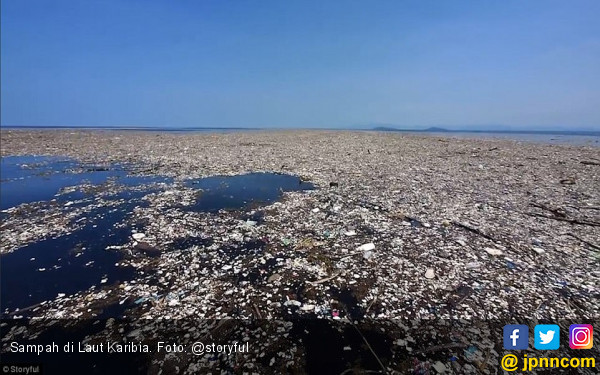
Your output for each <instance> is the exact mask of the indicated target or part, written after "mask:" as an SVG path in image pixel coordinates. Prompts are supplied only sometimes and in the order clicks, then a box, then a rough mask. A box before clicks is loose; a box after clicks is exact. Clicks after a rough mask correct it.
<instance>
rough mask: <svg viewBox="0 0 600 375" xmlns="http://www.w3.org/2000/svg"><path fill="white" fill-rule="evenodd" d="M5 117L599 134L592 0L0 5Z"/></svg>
mask: <svg viewBox="0 0 600 375" xmlns="http://www.w3.org/2000/svg"><path fill="white" fill-rule="evenodd" d="M1 4H2V9H1V10H2V15H1V17H2V19H1V21H2V22H1V27H2V30H1V31H2V34H1V43H2V44H1V48H2V50H1V52H2V53H1V62H2V72H1V74H2V77H1V79H2V81H1V94H2V96H1V105H2V108H1V123H2V125H48V126H57V125H78V126H80V125H89V126H107V125H120V126H125V125H137V126H186V127H189V126H211V127H212V126H217V127H221V126H230V127H283V128H285V127H346V126H358V125H369V124H394V125H398V126H406V127H427V126H447V127H450V128H461V127H481V128H490V127H491V128H499V127H509V128H514V129H516V128H533V129H557V128H560V129H575V128H586V129H595V130H599V129H600V22H598V15H600V1H596V0H591V1H564V0H562V1H549V0H544V1H455V0H453V1H426V0H425V1H423V0H419V1H339V2H338V1H308V0H302V1H291V0H290V1H288V0H286V1H235V2H234V1H232V2H228V1H183V0H179V1H166V0H165V1H152V0H145V1H141V0H140V1H133V0H126V1H125V0H124V1H95V0H86V1H77V0H71V1H62V0H48V1H34V0H28V1H21V0H3V1H2V2H1Z"/></svg>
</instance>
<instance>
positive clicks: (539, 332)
mask: <svg viewBox="0 0 600 375" xmlns="http://www.w3.org/2000/svg"><path fill="white" fill-rule="evenodd" d="M534 335H535V340H534V347H535V348H536V349H540V350H556V349H558V348H559V347H560V327H559V326H557V325H556V324H538V325H537V326H535V330H534Z"/></svg>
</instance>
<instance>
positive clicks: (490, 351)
mask: <svg viewBox="0 0 600 375" xmlns="http://www.w3.org/2000/svg"><path fill="white" fill-rule="evenodd" d="M1 151H2V163H3V164H2V174H3V176H2V189H3V192H2V194H3V197H2V200H1V201H2V212H1V213H0V215H1V219H2V224H1V226H0V231H1V233H2V243H1V247H0V251H1V253H2V255H1V258H0V262H1V263H0V267H2V315H3V318H4V319H15V318H16V319H17V320H20V319H21V318H22V319H25V318H35V320H34V321H36V322H37V323H32V324H38V325H40V326H44V324H48V325H52V324H54V322H56V320H55V319H69V320H68V322H69V323H68V324H67V323H65V325H67V326H68V325H74V326H76V325H77V324H84V323H81V322H82V321H83V322H85V321H87V322H89V321H95V320H99V321H101V325H102V327H104V331H98V332H95V333H93V334H90V335H89V337H90V340H91V341H93V340H99V338H100V337H107V336H109V335H113V336H115V335H118V334H123V332H125V333H126V334H128V335H129V337H130V339H131V338H132V337H137V338H138V339H139V340H151V337H150V336H152V335H151V333H152V332H154V333H157V332H159V331H161V334H165V335H167V333H165V332H171V333H172V334H173V335H178V334H181V340H193V339H194V338H197V337H204V335H213V336H214V337H219V338H220V339H221V340H224V342H225V341H227V340H231V339H232V337H234V338H236V339H237V340H239V341H248V340H249V339H252V337H253V336H256V335H257V336H256V337H258V338H260V344H259V342H258V341H255V342H254V344H251V345H250V346H251V349H252V350H251V351H250V353H245V354H243V355H242V357H243V359H244V360H240V357H238V358H237V359H233V358H232V357H227V356H224V357H212V356H206V357H190V356H189V355H188V356H181V355H180V356H174V355H164V356H160V355H157V354H156V353H155V354H153V355H152V356H151V361H150V363H151V365H148V366H150V367H149V371H150V372H154V373H160V372H159V371H160V369H167V370H165V371H168V369H171V368H173V366H178V368H179V369H180V370H182V371H183V370H185V371H187V372H188V373H195V372H198V371H200V370H201V369H205V368H209V369H211V370H214V371H217V370H224V371H230V372H235V373H243V372H248V373H252V372H255V373H269V372H273V373H275V372H280V371H284V372H285V371H290V372H293V371H300V372H302V369H304V370H306V369H307V368H312V367H311V366H317V364H318V363H321V362H323V363H325V362H326V361H327V360H328V358H329V357H331V358H333V357H334V354H331V356H326V355H325V354H324V353H322V352H321V353H315V352H312V353H310V352H309V351H310V349H308V347H309V345H308V344H307V343H309V342H311V337H312V335H313V334H309V333H310V332H313V333H314V334H318V332H319V331H321V333H323V332H329V337H330V338H331V337H334V338H335V339H331V340H332V341H331V342H330V343H329V344H328V345H329V346H330V348H332V349H331V350H338V352H337V354H335V357H336V359H335V360H333V359H331V358H329V359H330V360H331V361H332V363H333V364H331V366H333V367H331V370H332V371H334V370H335V371H338V370H341V371H339V372H342V371H344V370H345V369H351V368H356V369H362V370H369V371H381V372H389V373H394V372H406V371H408V373H423V374H424V373H429V372H431V373H444V372H450V371H455V372H457V373H495V368H494V367H493V366H492V365H487V363H495V364H496V365H497V363H498V359H499V357H501V354H500V352H501V351H502V350H501V349H500V350H499V349H498V347H497V345H498V343H500V344H501V342H500V341H501V340H500V341H498V339H497V338H498V337H497V334H496V332H495V331H490V330H491V328H490V327H491V326H493V327H496V326H500V327H501V322H504V321H510V320H511V319H512V320H514V319H537V320H553V321H559V320H570V319H575V320H577V319H587V320H590V321H593V320H598V319H600V267H599V265H600V148H598V147H584V146H578V147H575V146H561V145H543V144H530V143H520V142H516V141H509V140H482V139H478V140H469V139H445V138H439V137H435V136H414V135H406V134H390V133H377V132H346V131H343V132H342V131H339V132H337V131H264V132H263V131H258V132H243V133H225V134H195V133H188V134H172V133H158V132H133V131H130V132H117V131H73V130H68V131H56V130H54V131H13V130H2V132H1ZM7 176H8V177H7ZM32 186H44V188H43V189H42V188H37V189H33V188H32ZM5 197H7V198H5ZM5 199H6V200H5ZM5 202H9V203H6V204H7V206H5ZM231 318H233V319H235V320H230V319H231ZM107 319H108V320H107ZM198 321H201V322H202V323H201V324H199V323H198ZM149 322H152V324H149ZM173 322H175V323H173ZM192 322H196V323H192ZM428 322H438V323H436V324H437V327H438V328H439V327H446V328H444V329H442V330H441V331H440V332H443V333H440V334H439V336H438V337H435V334H431V332H429V333H427V332H425V330H422V333H421V335H422V337H420V338H415V337H411V336H408V337H406V335H405V334H404V336H403V334H402V332H406V327H407V326H408V327H409V328H410V327H411V325H412V326H413V329H414V327H421V326H426V325H427V324H429V323H428ZM477 322H478V323H477ZM476 323H477V324H481V325H483V326H486V325H487V328H485V327H484V328H481V329H479V330H477V329H476V328H473V327H474V326H477V324H476ZM3 324H4V323H3ZM85 324H88V323H85ZM327 327H328V328H327ZM192 328H194V330H193V331H190V329H192ZM469 329H470V330H472V332H470V333H466V332H468V330H469ZM184 332H185V333H184ZM190 332H191V333H190ZM334 332H335V334H334ZM27 334H28V333H27V330H23V329H22V327H17V326H14V327H13V328H12V329H10V330H9V332H8V335H7V336H5V332H3V336H4V338H3V339H2V340H3V342H2V344H3V346H4V345H5V344H6V342H8V341H9V340H11V339H14V338H15V337H19V336H26V335H27ZM186 334H187V337H185V335H186ZM469 335H470V336H469ZM425 337H427V338H425ZM316 341H318V340H316ZM316 341H315V340H314V339H312V344H311V345H313V346H314V345H317V346H318V345H324V343H323V342H320V343H319V342H316ZM438 341H439V342H438ZM428 343H429V344H428ZM305 344H306V345H305ZM253 345H254V346H253ZM252 346H253V347H252ZM333 348H335V349H333ZM358 352H360V353H358ZM357 353H358V354H357ZM248 359H252V361H249V360H248ZM415 361H416V362H415ZM142 362H143V361H142ZM144 363H145V362H144ZM353 366H354V367H353ZM411 371H412V372H411ZM419 371H421V372H419Z"/></svg>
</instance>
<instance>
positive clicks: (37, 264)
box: [0, 156, 314, 316]
mask: <svg viewBox="0 0 600 375" xmlns="http://www.w3.org/2000/svg"><path fill="white" fill-rule="evenodd" d="M1 172H2V173H1V179H0V202H1V207H2V210H3V212H2V219H3V220H4V219H6V218H9V217H10V218H11V219H15V218H16V219H18V220H17V221H19V220H23V222H26V219H27V215H44V214H45V213H46V210H45V209H41V210H40V209H37V210H28V209H25V210H17V211H15V210H14V209H13V208H14V207H17V206H22V205H25V206H24V207H27V204H29V203H34V202H38V203H39V204H40V205H42V207H45V206H44V205H46V204H48V207H50V203H51V202H52V205H53V207H54V212H55V213H56V209H58V212H59V213H61V212H62V213H63V214H65V215H66V214H67V213H76V215H75V218H74V219H72V220H71V222H70V224H68V227H67V228H66V229H68V230H67V231H66V234H62V235H58V236H56V237H53V238H43V239H42V240H39V241H37V242H34V243H29V244H23V246H21V247H19V248H18V249H16V250H14V251H13V252H11V253H7V254H3V255H1V256H0V270H1V275H2V276H1V278H2V280H1V283H0V291H1V301H0V302H1V305H2V310H3V311H2V312H3V313H4V314H15V313H16V314H17V315H28V314H30V313H31V312H32V311H33V309H34V308H35V306H37V305H39V304H40V303H42V302H44V301H49V300H53V299H55V298H57V297H58V296H63V295H65V296H69V295H73V294H76V293H78V292H81V291H84V290H88V289H90V288H92V287H97V288H102V287H104V286H111V285H116V284H119V283H122V282H124V281H129V280H132V279H135V278H136V277H137V273H136V271H135V269H133V268H132V267H128V266H123V265H122V264H120V262H121V261H122V260H123V257H124V256H125V255H124V252H121V251H107V250H106V249H107V248H110V247H111V246H119V245H124V244H127V243H129V242H130V236H131V233H132V229H136V230H143V228H139V227H137V226H135V225H134V224H132V225H128V224H127V221H128V220H129V217H130V214H131V213H132V212H133V211H134V209H135V208H136V207H140V206H143V205H146V204H148V202H147V201H145V200H144V197H145V196H146V195H147V194H149V193H153V192H157V191H159V190H161V189H167V188H172V187H173V186H174V185H173V180H172V179H170V178H167V177H162V176H135V175H130V174H129V173H128V168H127V167H126V166H124V165H120V164H111V165H87V164H81V163H78V162H77V161H75V160H73V159H69V158H61V157H47V156H8V157H3V158H2V169H1ZM184 185H185V186H186V187H192V188H195V189H199V190H201V192H200V194H198V199H197V201H196V202H195V204H193V205H192V206H191V210H194V211H203V212H217V211H220V210H240V211H244V210H245V209H247V208H250V207H257V206H260V205H264V204H270V203H272V202H275V201H277V200H278V199H280V198H281V196H282V194H283V192H284V191H302V190H311V189H314V186H313V185H312V184H310V183H308V182H304V181H302V180H301V179H300V178H299V177H296V176H290V175H283V174H277V173H249V174H244V175H237V176H214V177H207V178H201V179H193V180H187V181H185V182H184ZM38 203H36V205H38ZM48 212H49V211H48ZM252 212H254V214H253V215H258V216H257V217H256V218H255V217H254V216H252V217H249V218H248V220H250V219H255V220H256V221H259V220H260V215H262V213H261V212H260V211H252ZM15 215H17V216H15ZM13 221H14V220H13ZM13 224H14V223H13ZM3 225H4V223H3ZM26 229H27V228H26ZM210 243H211V240H210V239H208V238H204V237H197V238H196V237H194V238H187V239H181V240H180V241H179V242H177V243H174V244H171V246H167V248H169V247H170V248H171V249H172V248H173V247H174V248H175V250H177V249H183V248H188V247H190V246H195V245H202V246H206V245H207V244H210ZM138 245H139V243H138ZM134 250H135V249H134ZM142 250H143V249H142ZM246 251H250V252H251V251H252V249H249V248H244V249H236V251H234V252H239V253H244V252H246ZM137 253H138V254H139V253H140V252H139V251H138V252H137ZM141 253H144V251H141ZM150 255H154V256H155V255H156V254H154V253H152V254H150ZM150 255H148V254H146V256H150ZM158 255H160V253H159V254H158ZM142 256H144V255H142ZM249 272H250V270H249ZM252 275H254V274H252ZM250 278H251V277H250ZM111 311H112V310H111V309H108V310H107V311H105V314H104V315H107V316H108V315H110V314H111ZM115 311H116V310H115ZM119 311H120V310H119ZM121 313H122V312H119V314H121Z"/></svg>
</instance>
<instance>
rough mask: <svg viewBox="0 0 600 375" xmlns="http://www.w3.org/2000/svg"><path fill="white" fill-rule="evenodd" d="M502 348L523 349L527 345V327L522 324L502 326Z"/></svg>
mask: <svg viewBox="0 0 600 375" xmlns="http://www.w3.org/2000/svg"><path fill="white" fill-rule="evenodd" d="M503 336H504V349H508V350H523V349H527V348H528V347H529V327H528V326H526V325H524V324H507V325H505V326H504V335H503Z"/></svg>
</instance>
